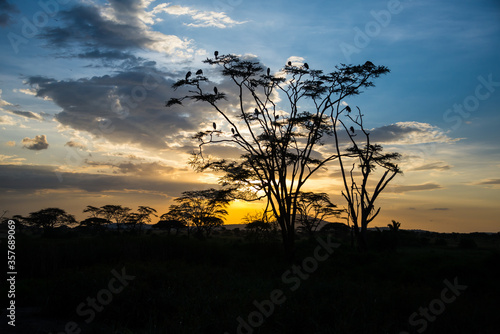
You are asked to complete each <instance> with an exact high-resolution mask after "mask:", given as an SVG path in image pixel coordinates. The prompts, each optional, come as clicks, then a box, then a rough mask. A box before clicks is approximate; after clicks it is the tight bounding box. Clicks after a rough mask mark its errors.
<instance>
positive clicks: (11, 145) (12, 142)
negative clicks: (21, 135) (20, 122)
mask: <svg viewBox="0 0 500 334" xmlns="http://www.w3.org/2000/svg"><path fill="white" fill-rule="evenodd" d="M5 145H7V146H9V147H14V146H16V142H15V141H13V140H9V141H8V142H6V143H5Z"/></svg>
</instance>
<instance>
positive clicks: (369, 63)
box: [365, 60, 375, 67]
mask: <svg viewBox="0 0 500 334" xmlns="http://www.w3.org/2000/svg"><path fill="white" fill-rule="evenodd" d="M365 66H370V67H373V66H375V65H373V63H372V62H371V61H369V60H368V61H367V62H366V63H365Z"/></svg>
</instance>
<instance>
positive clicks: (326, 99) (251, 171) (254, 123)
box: [167, 53, 388, 259]
mask: <svg viewBox="0 0 500 334" xmlns="http://www.w3.org/2000/svg"><path fill="white" fill-rule="evenodd" d="M205 63H207V64H210V65H216V66H219V67H220V69H221V70H222V72H221V73H222V76H223V77H225V81H224V80H223V81H222V82H224V83H226V84H230V85H232V87H233V88H234V89H233V90H227V91H222V89H219V88H217V85H215V84H214V83H211V82H209V80H208V78H207V77H205V76H204V75H203V73H202V72H201V71H198V72H196V73H198V74H197V75H194V76H193V75H186V76H185V78H184V79H182V80H179V81H178V82H177V83H175V84H174V86H173V87H174V88H176V89H177V88H180V87H187V88H188V90H187V92H186V95H184V96H182V97H181V98H171V99H170V100H169V101H168V102H167V106H173V105H175V104H182V103H184V102H185V101H186V100H187V101H197V102H203V103H206V104H208V105H210V106H211V107H212V108H213V109H214V110H216V111H217V113H218V114H219V115H220V116H221V117H222V119H223V120H224V123H223V124H222V125H219V127H218V125H217V123H216V122H213V124H212V125H211V126H210V129H208V130H205V131H200V132H199V133H198V134H197V135H196V136H195V138H196V139H197V140H199V147H200V150H199V152H198V153H197V154H196V156H195V157H194V159H193V161H192V164H193V165H194V166H195V167H196V168H197V170H199V171H204V170H215V171H222V172H223V173H224V176H223V177H222V178H221V183H222V185H223V186H225V187H230V188H232V189H233V190H234V193H233V196H234V197H235V198H242V199H245V200H256V199H259V198H266V199H267V208H266V210H267V211H270V212H272V214H273V215H274V216H275V217H276V218H277V220H278V224H279V226H280V228H281V235H282V239H283V244H284V248H285V253H286V255H287V256H288V257H289V258H291V259H292V258H293V256H294V251H295V223H296V217H297V208H298V205H297V201H298V196H299V193H300V191H301V189H302V187H303V186H304V184H305V183H306V181H307V180H308V179H309V178H310V177H311V176H312V175H313V174H314V173H315V172H316V171H318V170H319V169H320V168H322V167H324V166H325V164H327V163H328V162H330V161H332V160H334V159H336V158H337V157H338V153H337V152H334V151H333V152H328V151H327V150H324V151H323V152H322V153H320V152H319V148H320V146H321V145H323V144H324V143H325V142H326V141H328V140H329V139H331V138H328V137H329V136H331V135H332V127H333V124H332V115H335V113H336V111H337V110H338V106H339V105H340V104H341V102H342V101H343V100H344V99H345V98H347V97H349V96H353V95H356V94H359V93H360V91H361V89H362V88H365V87H369V86H372V85H373V83H372V82H371V81H370V80H371V79H372V78H376V77H378V76H380V75H381V74H384V73H387V72H388V69H387V68H386V67H384V66H373V64H371V63H366V64H365V65H358V66H351V65H343V64H342V65H340V66H337V67H335V69H334V70H333V71H332V72H329V73H324V72H323V71H321V70H314V69H312V68H310V66H309V65H307V64H305V63H303V64H302V63H300V64H299V63H292V62H288V64H287V65H285V66H284V67H283V68H282V69H281V70H280V71H279V72H277V73H276V74H272V73H271V70H270V69H269V68H268V69H265V68H263V67H262V65H261V64H260V63H259V62H258V61H256V60H255V58H250V57H239V56H235V55H219V54H218V53H216V54H215V57H214V58H211V59H207V60H206V61H205ZM189 74H191V73H189ZM219 81H220V80H219ZM226 100H227V101H226ZM211 143H219V144H224V145H233V146H235V147H238V148H239V149H240V150H241V152H242V154H241V156H240V157H239V158H235V159H232V160H226V159H207V158H206V157H204V156H203V148H204V146H205V145H206V144H211Z"/></svg>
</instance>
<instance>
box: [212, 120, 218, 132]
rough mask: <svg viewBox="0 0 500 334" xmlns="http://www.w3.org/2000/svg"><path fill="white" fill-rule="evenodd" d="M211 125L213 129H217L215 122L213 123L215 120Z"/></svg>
mask: <svg viewBox="0 0 500 334" xmlns="http://www.w3.org/2000/svg"><path fill="white" fill-rule="evenodd" d="M212 126H213V127H214V130H217V124H215V122H213V123H212Z"/></svg>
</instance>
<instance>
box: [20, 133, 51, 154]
mask: <svg viewBox="0 0 500 334" xmlns="http://www.w3.org/2000/svg"><path fill="white" fill-rule="evenodd" d="M22 143H23V147H25V148H27V149H28V150H34V151H40V150H46V149H47V148H48V147H49V143H48V142H47V137H46V136H45V135H40V136H35V138H33V139H31V138H28V137H26V138H24V139H23V141H22Z"/></svg>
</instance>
